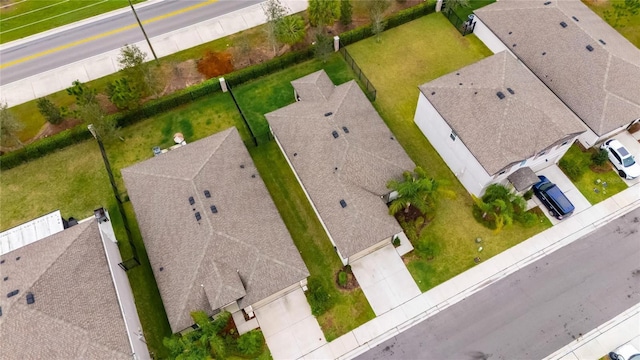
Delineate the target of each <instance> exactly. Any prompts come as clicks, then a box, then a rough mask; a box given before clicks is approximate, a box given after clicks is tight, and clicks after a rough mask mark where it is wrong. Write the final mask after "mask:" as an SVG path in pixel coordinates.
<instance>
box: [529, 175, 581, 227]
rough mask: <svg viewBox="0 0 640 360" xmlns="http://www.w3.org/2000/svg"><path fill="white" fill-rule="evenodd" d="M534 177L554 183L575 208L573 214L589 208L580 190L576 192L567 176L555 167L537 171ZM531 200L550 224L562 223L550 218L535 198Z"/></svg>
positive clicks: (545, 209)
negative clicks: (541, 177)
mask: <svg viewBox="0 0 640 360" xmlns="http://www.w3.org/2000/svg"><path fill="white" fill-rule="evenodd" d="M536 175H544V176H546V177H547V179H549V180H550V181H551V182H552V183H555V184H556V185H557V186H558V187H559V188H560V189H561V190H562V192H563V193H564V194H565V195H566V196H567V198H568V199H569V201H571V203H572V204H573V206H575V208H576V209H575V210H574V211H573V213H574V214H577V213H579V212H581V211H584V210H586V209H588V208H590V207H591V203H590V202H589V200H587V198H585V197H584V195H582V193H581V192H580V190H578V188H577V187H576V186H575V185H573V183H572V182H571V180H569V178H568V177H567V175H565V174H564V173H563V172H562V170H560V168H559V167H558V166H557V165H551V166H549V167H548V168H545V169H542V170H540V171H538V172H537V173H536ZM532 199H534V201H535V203H536V204H538V206H540V209H542V210H543V211H544V214H545V215H546V216H547V218H549V220H551V223H552V224H553V225H556V224H558V223H560V221H562V220H558V219H556V218H555V217H553V216H551V215H550V214H549V211H548V210H547V208H546V207H545V206H544V205H543V204H542V203H541V202H540V200H539V199H538V197H537V196H533V197H532Z"/></svg>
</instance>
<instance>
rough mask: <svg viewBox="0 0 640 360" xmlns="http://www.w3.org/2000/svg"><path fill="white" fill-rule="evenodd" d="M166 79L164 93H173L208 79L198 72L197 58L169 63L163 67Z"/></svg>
mask: <svg viewBox="0 0 640 360" xmlns="http://www.w3.org/2000/svg"><path fill="white" fill-rule="evenodd" d="M161 71H162V75H161V76H164V78H165V79H166V82H165V84H166V85H165V87H164V89H163V90H162V95H168V94H171V93H173V92H175V91H177V90H181V89H184V88H186V87H189V86H192V85H195V84H199V83H201V82H203V81H204V80H206V78H205V76H204V75H202V74H201V73H199V72H198V69H197V67H196V61H195V60H187V61H183V62H181V63H177V64H175V63H174V64H167V65H165V66H163V68H162V69H161Z"/></svg>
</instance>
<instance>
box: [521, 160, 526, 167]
mask: <svg viewBox="0 0 640 360" xmlns="http://www.w3.org/2000/svg"><path fill="white" fill-rule="evenodd" d="M526 163H527V159H524V160H522V161H521V162H520V167H522V166H524V164H526Z"/></svg>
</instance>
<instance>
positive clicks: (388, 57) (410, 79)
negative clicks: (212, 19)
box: [348, 14, 551, 291]
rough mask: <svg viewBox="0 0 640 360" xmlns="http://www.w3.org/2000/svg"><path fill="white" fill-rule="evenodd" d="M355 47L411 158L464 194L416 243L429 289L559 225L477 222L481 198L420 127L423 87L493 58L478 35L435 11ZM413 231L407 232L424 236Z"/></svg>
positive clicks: (417, 263) (422, 280) (442, 208)
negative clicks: (476, 203) (475, 209)
mask: <svg viewBox="0 0 640 360" xmlns="http://www.w3.org/2000/svg"><path fill="white" fill-rule="evenodd" d="M348 50H349V53H350V54H351V55H352V56H353V58H354V59H355V60H356V62H357V63H358V65H359V66H360V67H361V68H362V70H363V71H364V72H365V74H366V75H367V77H368V78H369V80H371V82H372V83H373V85H374V86H375V87H376V89H377V91H378V95H377V99H376V102H375V103H374V105H375V106H376V108H377V109H378V111H379V112H380V114H381V115H382V117H383V119H384V120H385V122H386V123H387V125H388V126H389V128H390V129H391V130H392V131H393V132H394V134H395V135H396V137H397V138H398V141H399V142H400V143H401V144H402V145H403V147H404V149H405V151H406V152H407V153H408V154H409V156H410V157H411V159H412V160H413V161H414V162H415V163H416V164H417V165H420V166H422V167H423V168H424V169H425V170H426V171H427V172H428V173H429V174H430V175H431V176H433V177H434V178H435V179H436V180H438V181H439V182H441V184H442V185H443V186H444V187H446V188H447V189H449V190H452V191H454V192H455V193H456V197H455V198H454V199H448V198H442V199H440V201H439V203H438V207H437V210H436V215H435V218H434V219H433V220H432V221H431V222H430V223H429V224H428V225H426V226H425V228H424V229H422V232H421V233H420V236H419V237H418V236H416V237H414V239H412V240H413V245H414V246H415V247H419V248H422V249H424V250H423V251H422V252H420V254H418V252H414V253H412V254H410V255H408V256H407V257H406V258H405V262H406V263H407V266H408V268H409V271H410V272H411V274H412V275H413V277H414V279H415V280H416V282H417V283H418V286H419V287H420V289H421V290H422V291H426V290H428V289H430V288H432V287H434V286H436V285H438V284H440V283H442V282H444V281H446V280H448V279H450V278H452V277H453V276H455V275H457V274H459V273H461V272H463V271H465V270H467V269H469V268H471V267H473V266H474V265H475V262H474V258H475V257H477V256H479V257H480V258H481V259H482V260H486V259H488V258H490V257H492V256H494V255H496V254H498V253H500V252H502V251H504V250H505V249H508V248H510V247H512V246H514V245H516V244H518V243H520V242H521V241H524V240H526V239H527V238H529V237H531V236H532V235H534V234H536V233H539V232H540V231H542V230H544V229H547V228H549V227H550V226H551V223H549V222H548V220H546V218H545V219H543V218H544V216H542V217H541V221H540V222H539V223H537V224H536V225H534V226H532V227H524V226H522V225H518V224H514V225H512V226H510V227H507V228H505V229H504V230H502V231H501V232H499V233H495V232H494V231H492V230H489V229H487V228H485V227H483V226H482V225H481V224H479V223H478V222H476V220H475V219H474V218H473V216H472V213H471V207H472V204H473V200H472V199H471V197H470V196H469V194H468V193H467V192H466V190H465V189H464V188H463V187H462V185H461V184H460V183H459V182H458V180H457V179H456V177H455V176H454V174H453V173H451V171H450V170H449V168H448V167H447V165H446V164H445V163H444V161H442V159H441V158H440V156H439V155H438V153H437V152H436V151H435V150H434V149H433V147H432V146H431V145H430V144H429V142H428V141H427V140H426V138H425V137H424V135H423V134H422V133H421V132H420V130H419V129H418V127H417V126H416V125H415V124H414V122H413V116H414V112H415V109H416V105H417V99H418V86H419V85H421V84H423V83H425V82H428V81H429V80H433V79H435V78H437V77H439V76H442V75H444V74H447V73H449V72H452V71H454V70H456V69H459V68H461V67H463V66H465V65H469V64H471V63H473V62H476V61H478V60H480V59H482V58H484V57H487V56H489V55H491V52H490V51H489V50H488V49H487V48H486V47H485V46H484V44H482V42H480V40H478V39H477V38H476V37H475V35H468V36H466V37H462V36H460V34H459V33H458V32H457V30H456V29H455V28H454V27H453V26H451V24H450V23H449V22H448V20H447V19H446V18H445V17H444V16H443V15H442V14H431V15H428V16H425V17H423V18H420V19H418V20H415V21H413V22H411V23H409V24H406V25H403V26H400V27H398V28H394V29H390V30H388V31H385V32H384V33H383V34H382V41H381V42H380V43H376V42H375V40H374V39H367V40H364V41H360V42H358V43H356V44H353V45H350V46H349V47H348ZM399 58H402V61H398V59H399ZM413 228H414V226H413V224H410V225H408V228H407V233H408V234H412V233H416V231H414V229H413ZM478 237H480V238H482V247H483V251H482V253H480V254H479V253H478V244H476V243H475V239H476V238H478Z"/></svg>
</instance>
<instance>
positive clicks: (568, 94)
mask: <svg viewBox="0 0 640 360" xmlns="http://www.w3.org/2000/svg"><path fill="white" fill-rule="evenodd" d="M545 2H546V1H543V0H536V1H532V0H502V1H498V2H496V3H494V4H491V5H489V6H486V7H484V8H481V9H478V10H476V11H475V13H476V15H477V16H478V17H479V18H480V20H482V22H483V23H484V24H486V25H487V26H488V27H489V29H491V31H493V33H495V34H496V35H497V36H498V38H500V40H502V42H504V43H505V44H506V45H507V47H509V49H510V50H511V51H513V52H514V53H515V54H516V55H517V56H518V58H519V59H520V60H522V62H524V63H525V64H526V65H527V66H528V67H529V68H530V69H531V70H532V71H533V72H534V73H535V74H536V75H537V76H538V78H540V80H542V81H543V82H544V83H545V84H546V85H547V86H548V87H549V88H550V89H551V90H552V91H553V92H554V93H555V94H556V95H557V96H558V97H559V98H560V99H561V100H562V101H563V102H565V103H566V104H567V106H569V107H570V108H571V109H572V110H573V111H574V112H575V113H576V114H577V115H578V116H579V117H580V118H581V119H582V121H584V122H585V123H586V124H587V125H588V126H589V128H591V129H592V130H593V131H594V132H595V133H596V134H598V135H604V134H606V133H607V132H609V131H611V130H614V129H616V128H618V127H620V126H622V125H625V124H629V123H630V122H631V121H633V120H635V119H637V118H639V117H640V86H638V84H639V83H640V50H638V48H636V47H635V46H634V45H633V44H631V43H630V42H629V41H628V40H627V39H625V38H624V37H623V36H622V35H620V34H619V33H618V32H617V31H616V30H615V29H613V28H612V27H611V26H609V25H608V24H607V23H605V22H604V20H602V19H601V18H600V17H599V16H598V15H596V14H595V13H594V12H592V11H591V10H589V8H587V7H586V6H585V5H584V4H582V3H581V2H580V1H575V0H571V1H564V0H562V1H558V0H553V1H551V4H549V5H544V3H545ZM573 17H575V18H576V19H577V20H578V21H576V20H574V19H573ZM561 22H564V23H565V24H566V25H567V26H566V27H564V28H563V27H562V26H561V25H560V23H561ZM600 40H602V41H604V43H605V44H603V43H602V42H600ZM514 44H515V46H514ZM588 45H589V46H591V47H592V48H593V51H589V50H587V46H588ZM543 53H544V55H543Z"/></svg>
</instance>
